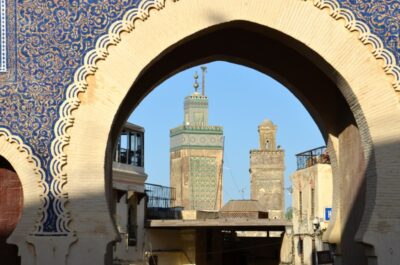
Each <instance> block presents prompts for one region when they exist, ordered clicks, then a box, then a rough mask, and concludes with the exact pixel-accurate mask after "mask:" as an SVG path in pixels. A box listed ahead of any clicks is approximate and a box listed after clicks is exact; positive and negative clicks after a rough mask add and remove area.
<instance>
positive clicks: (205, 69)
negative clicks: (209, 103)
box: [201, 66, 207, 97]
mask: <svg viewBox="0 0 400 265" xmlns="http://www.w3.org/2000/svg"><path fill="white" fill-rule="evenodd" d="M201 70H202V71H203V81H202V92H201V94H202V96H203V97H204V96H205V95H206V73H207V67H206V66H202V67H201Z"/></svg>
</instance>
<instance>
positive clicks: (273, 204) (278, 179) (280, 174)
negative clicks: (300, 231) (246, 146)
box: [250, 120, 285, 219]
mask: <svg viewBox="0 0 400 265" xmlns="http://www.w3.org/2000/svg"><path fill="white" fill-rule="evenodd" d="M276 129H277V126H276V125H274V124H273V123H272V122H271V121H270V120H264V121H263V122H262V123H261V124H260V125H259V126H258V133H259V143H260V147H259V149H257V150H251V151H250V175H251V199H252V200H258V201H259V203H260V204H261V205H262V206H263V208H264V209H265V210H266V211H268V215H269V218H270V219H282V218H283V215H284V208H285V198H284V171H285V161H284V155H285V153H284V151H283V150H282V149H280V148H278V149H277V147H276Z"/></svg>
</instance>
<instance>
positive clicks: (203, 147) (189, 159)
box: [170, 68, 224, 210]
mask: <svg viewBox="0 0 400 265" xmlns="http://www.w3.org/2000/svg"><path fill="white" fill-rule="evenodd" d="M204 72H205V69H204V68H203V92H202V94H199V93H198V92H197V88H198V84H197V78H198V76H197V74H196V75H195V84H194V87H195V92H194V93H193V94H192V95H190V96H188V97H186V98H185V118H184V122H183V125H181V126H178V127H176V128H174V129H171V131H170V184H171V187H173V188H175V189H176V201H175V206H181V207H184V209H185V210H219V209H220V208H221V203H222V163H223V152H224V136H223V128H222V127H221V126H210V125H208V98H207V96H205V95H204V94H205V93H204Z"/></svg>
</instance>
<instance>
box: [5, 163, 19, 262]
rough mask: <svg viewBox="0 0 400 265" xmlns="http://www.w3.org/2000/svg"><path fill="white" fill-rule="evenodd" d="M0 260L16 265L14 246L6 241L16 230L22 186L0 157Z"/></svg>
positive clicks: (17, 257)
mask: <svg viewBox="0 0 400 265" xmlns="http://www.w3.org/2000/svg"><path fill="white" fill-rule="evenodd" d="M0 201H1V204H0V258H1V261H2V262H4V264H9V265H18V264H20V257H19V256H18V248H17V246H15V245H10V244H7V242H6V241H7V239H8V237H9V236H10V235H11V233H12V232H13V231H14V229H15V228H16V226H17V224H18V221H19V219H20V217H21V213H22V207H23V194H22V185H21V182H20V180H19V178H18V175H17V173H16V172H15V171H14V169H13V167H12V166H11V164H10V163H9V162H8V161H7V160H6V159H5V158H3V157H2V156H0Z"/></svg>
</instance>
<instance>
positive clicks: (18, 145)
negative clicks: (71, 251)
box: [0, 128, 46, 265]
mask: <svg viewBox="0 0 400 265" xmlns="http://www.w3.org/2000/svg"><path fill="white" fill-rule="evenodd" d="M0 156H1V157H3V158H4V159H5V160H6V161H7V162H8V163H9V165H10V166H11V167H12V170H13V171H15V173H16V174H17V176H18V178H19V181H20V183H21V186H22V197H23V205H22V212H21V216H20V218H19V222H18V224H17V226H16V228H15V229H14V231H13V232H12V234H11V235H10V236H9V237H8V239H7V243H9V244H13V245H17V246H18V255H19V256H21V257H23V259H22V260H21V264H23V265H30V264H35V263H34V262H35V261H34V257H35V249H34V244H33V242H32V240H31V237H30V235H33V234H34V233H35V231H37V229H38V221H39V220H40V219H41V216H40V209H41V208H42V207H43V205H44V202H43V201H42V200H41V199H40V198H41V197H40V195H42V198H43V194H44V192H45V190H46V188H45V187H44V186H43V185H44V184H43V181H42V180H43V178H44V172H43V171H42V169H41V167H40V162H39V159H37V158H36V157H35V156H34V155H33V154H32V151H31V149H30V148H29V147H28V146H26V145H24V144H23V143H22V140H21V139H20V138H19V137H18V136H14V135H12V134H11V133H10V132H9V131H8V130H7V129H4V128H2V129H0Z"/></svg>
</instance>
